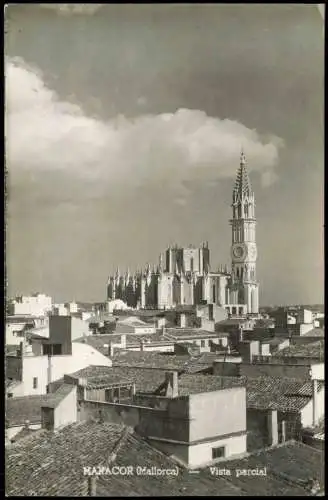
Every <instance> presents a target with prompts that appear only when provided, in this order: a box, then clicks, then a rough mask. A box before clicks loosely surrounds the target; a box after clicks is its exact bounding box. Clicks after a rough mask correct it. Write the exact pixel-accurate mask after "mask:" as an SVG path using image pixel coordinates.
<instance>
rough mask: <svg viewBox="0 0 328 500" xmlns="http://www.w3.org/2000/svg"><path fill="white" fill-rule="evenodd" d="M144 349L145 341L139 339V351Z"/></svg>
mask: <svg viewBox="0 0 328 500" xmlns="http://www.w3.org/2000/svg"><path fill="white" fill-rule="evenodd" d="M144 350H145V341H144V340H140V351H144Z"/></svg>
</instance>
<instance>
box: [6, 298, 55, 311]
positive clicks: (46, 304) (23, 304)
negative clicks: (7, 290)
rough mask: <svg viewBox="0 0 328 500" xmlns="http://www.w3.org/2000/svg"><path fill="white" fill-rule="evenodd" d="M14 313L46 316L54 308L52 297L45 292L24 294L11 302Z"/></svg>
mask: <svg viewBox="0 0 328 500" xmlns="http://www.w3.org/2000/svg"><path fill="white" fill-rule="evenodd" d="M11 308H12V313H13V314H14V315H30V316H44V315H45V314H46V313H47V312H48V311H50V310H51V308H52V299H51V297H48V296H46V295H43V294H38V295H36V296H22V297H20V300H15V301H14V302H13V303H12V304H11Z"/></svg>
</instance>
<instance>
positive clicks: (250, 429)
mask: <svg viewBox="0 0 328 500" xmlns="http://www.w3.org/2000/svg"><path fill="white" fill-rule="evenodd" d="M267 425H268V424H267V412H266V411H263V410H251V409H247V451H253V450H260V449H262V448H266V447H267V446H269V439H268V431H267Z"/></svg>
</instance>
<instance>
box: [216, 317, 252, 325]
mask: <svg viewBox="0 0 328 500" xmlns="http://www.w3.org/2000/svg"><path fill="white" fill-rule="evenodd" d="M247 321H248V320H247V319H244V318H228V319H224V320H222V321H219V322H218V323H216V324H215V326H234V325H242V324H244V323H247Z"/></svg>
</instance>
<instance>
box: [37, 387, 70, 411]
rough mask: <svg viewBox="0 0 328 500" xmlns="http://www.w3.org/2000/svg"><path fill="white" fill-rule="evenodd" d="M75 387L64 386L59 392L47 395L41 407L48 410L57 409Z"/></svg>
mask: <svg viewBox="0 0 328 500" xmlns="http://www.w3.org/2000/svg"><path fill="white" fill-rule="evenodd" d="M72 389H73V387H72V385H69V384H65V383H64V384H62V385H61V386H60V387H59V388H58V389H57V391H55V392H53V393H51V394H47V396H46V397H45V399H44V401H42V403H41V407H46V408H56V407H57V406H58V405H59V403H61V401H62V400H63V399H65V398H66V396H68V395H69V393H70V392H71V391H72Z"/></svg>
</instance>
